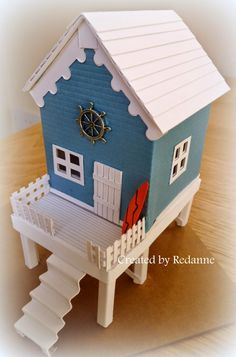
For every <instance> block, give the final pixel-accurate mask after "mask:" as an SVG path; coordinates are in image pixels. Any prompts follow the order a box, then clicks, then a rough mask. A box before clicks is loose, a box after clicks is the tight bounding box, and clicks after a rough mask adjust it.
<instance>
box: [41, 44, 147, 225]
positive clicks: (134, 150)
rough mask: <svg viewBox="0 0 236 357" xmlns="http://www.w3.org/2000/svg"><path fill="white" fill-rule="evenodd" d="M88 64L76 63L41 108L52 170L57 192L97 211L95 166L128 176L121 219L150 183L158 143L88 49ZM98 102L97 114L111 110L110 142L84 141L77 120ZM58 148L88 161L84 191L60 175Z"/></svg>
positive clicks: (53, 182)
mask: <svg viewBox="0 0 236 357" xmlns="http://www.w3.org/2000/svg"><path fill="white" fill-rule="evenodd" d="M86 55H87V59H86V62H85V63H83V64H81V63H79V62H78V61H75V62H74V63H73V64H72V65H71V67H70V70H71V73H72V75H71V78H70V79H69V80H64V79H62V78H61V79H60V80H59V81H58V82H57V88H58V90H57V93H56V94H55V95H52V94H51V93H48V94H47V95H46V96H45V97H44V101H45V105H44V107H43V108H41V117H42V125H43V132H44V142H45V150H46V158H47V168H48V173H49V175H50V184H51V186H52V187H53V188H55V189H57V190H59V191H61V192H64V193H66V194H67V195H70V196H72V197H74V198H77V199H79V200H81V201H83V202H85V203H87V204H88V205H91V206H93V165H94V161H99V162H101V163H103V164H106V165H109V166H111V167H114V168H116V169H119V170H121V171H123V178H122V196H121V215H120V218H121V219H122V218H123V217H124V215H125V211H126V209H127V206H128V203H129V200H130V199H131V197H132V195H133V194H134V192H135V190H136V188H137V187H138V186H139V185H140V184H141V183H142V182H144V181H145V180H149V179H150V173H151V160H152V148H153V142H151V141H149V140H148V139H147V138H146V135H145V132H146V126H145V124H144V123H143V121H142V120H141V118H140V117H133V116H131V115H130V114H129V113H128V105H129V101H128V99H127V98H126V97H125V95H124V94H123V93H122V92H118V93H117V92H114V91H113V90H112V88H111V79H112V77H111V75H110V73H109V72H108V71H107V69H106V68H105V67H104V66H101V67H97V66H96V65H95V64H94V62H93V55H94V51H93V50H86ZM90 101H92V102H94V107H95V109H96V110H97V111H98V112H100V111H105V112H106V113H107V114H106V116H105V121H106V124H107V125H108V126H110V127H111V129H112V131H111V132H109V133H107V134H106V139H107V143H106V144H103V143H102V142H97V143H96V144H94V145H93V144H91V143H90V142H89V141H88V140H87V139H86V138H84V137H81V136H80V129H79V125H78V124H77V123H76V119H77V118H78V116H79V108H78V106H79V105H81V106H82V107H83V108H86V107H87V106H88V104H89V102H90ZM52 144H55V145H59V146H62V147H64V148H66V149H69V150H71V151H75V152H77V153H79V154H82V155H83V156H84V182H85V184H84V186H81V185H79V184H77V183H74V182H72V181H69V180H66V179H64V178H62V177H60V176H58V175H55V173H54V168H53V155H52Z"/></svg>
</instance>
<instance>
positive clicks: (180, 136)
mask: <svg viewBox="0 0 236 357" xmlns="http://www.w3.org/2000/svg"><path fill="white" fill-rule="evenodd" d="M209 110H210V106H207V107H205V108H203V109H202V110H200V111H199V112H197V113H195V114H194V115H192V116H191V117H190V118H188V119H187V120H185V121H184V122H182V123H181V124H180V125H178V126H177V127H175V128H173V129H172V130H170V131H169V132H168V133H167V134H166V135H164V136H163V137H161V138H160V139H159V140H157V141H155V142H154V145H153V157H152V171H151V179H150V189H149V198H148V207H147V213H146V216H147V219H146V225H147V227H146V229H147V230H148V229H150V228H151V226H152V225H153V223H154V221H155V219H156V217H157V216H158V215H159V214H160V213H161V212H162V210H163V209H164V208H165V207H166V206H167V205H168V204H169V203H170V202H171V201H172V200H173V198H174V197H175V196H176V195H177V194H178V193H179V192H180V191H181V190H183V189H184V187H186V186H187V185H188V184H189V183H190V182H191V181H192V180H194V179H195V178H196V177H197V176H198V174H199V170H200V164H201V157H202V151H203V147H204V140H205V134H206V129H207V125H208V117H209ZM189 136H191V145H190V152H189V158H188V164H187V170H186V171H185V172H184V173H183V174H182V175H181V176H180V177H179V178H178V179H177V180H176V181H174V182H173V183H172V184H171V185H170V184H169V180H170V174H171V167H172V159H173V153H174V147H175V145H177V144H178V143H180V142H181V141H182V140H184V139H186V138H187V137H189Z"/></svg>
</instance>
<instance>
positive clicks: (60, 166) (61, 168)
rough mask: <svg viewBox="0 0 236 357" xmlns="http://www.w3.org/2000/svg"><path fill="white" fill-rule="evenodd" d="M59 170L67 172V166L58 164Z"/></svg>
mask: <svg viewBox="0 0 236 357" xmlns="http://www.w3.org/2000/svg"><path fill="white" fill-rule="evenodd" d="M57 168H58V171H61V172H64V173H66V167H65V166H64V165H62V164H57Z"/></svg>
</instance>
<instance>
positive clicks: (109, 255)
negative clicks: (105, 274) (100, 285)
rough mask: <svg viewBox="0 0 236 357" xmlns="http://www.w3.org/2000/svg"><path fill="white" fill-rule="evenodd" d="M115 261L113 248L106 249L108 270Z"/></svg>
mask: <svg viewBox="0 0 236 357" xmlns="http://www.w3.org/2000/svg"><path fill="white" fill-rule="evenodd" d="M112 261H113V246H109V247H108V248H107V249H106V270H110V269H111V266H112Z"/></svg>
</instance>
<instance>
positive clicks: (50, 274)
mask: <svg viewBox="0 0 236 357" xmlns="http://www.w3.org/2000/svg"><path fill="white" fill-rule="evenodd" d="M39 279H40V281H41V282H43V283H45V284H47V285H48V286H50V287H51V288H52V289H54V290H56V291H57V292H58V293H59V294H61V295H62V296H64V297H65V298H66V299H68V300H69V301H70V300H71V298H73V297H74V296H75V295H77V294H78V293H79V290H80V289H79V286H78V283H76V282H75V281H73V280H71V279H70V278H66V277H65V276H62V274H61V273H60V272H59V271H57V270H56V269H53V268H50V270H48V271H47V272H46V273H44V274H42V275H40V277H39Z"/></svg>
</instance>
